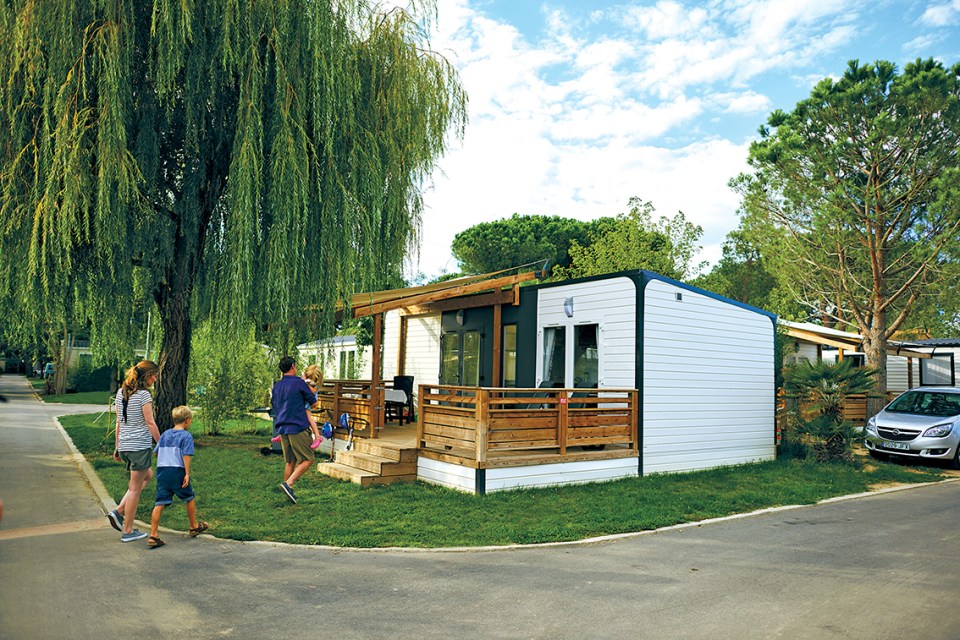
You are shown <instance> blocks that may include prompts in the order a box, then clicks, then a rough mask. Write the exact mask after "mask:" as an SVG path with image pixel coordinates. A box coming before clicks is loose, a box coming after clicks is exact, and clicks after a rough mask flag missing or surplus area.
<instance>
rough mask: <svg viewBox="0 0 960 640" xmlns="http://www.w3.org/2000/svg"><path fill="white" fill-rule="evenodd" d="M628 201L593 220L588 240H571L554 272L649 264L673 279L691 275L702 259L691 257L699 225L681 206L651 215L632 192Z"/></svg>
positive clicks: (577, 273)
mask: <svg viewBox="0 0 960 640" xmlns="http://www.w3.org/2000/svg"><path fill="white" fill-rule="evenodd" d="M628 206H629V207H630V209H629V211H628V212H627V213H622V214H620V215H618V216H617V217H615V218H599V219H597V220H595V221H594V222H593V224H592V227H591V229H590V233H589V236H588V242H587V243H586V244H580V243H579V242H577V241H574V242H573V243H572V244H571V247H570V266H569V267H568V268H559V269H556V270H555V271H554V276H555V277H556V278H559V279H566V278H580V277H584V276H592V275H600V274H604V273H614V272H616V271H625V270H628V269H649V270H651V271H656V272H657V273H661V274H663V275H665V276H669V277H671V278H675V279H677V280H682V279H684V278H689V277H692V276H694V275H696V273H697V272H698V271H699V270H700V269H701V268H702V265H699V264H698V265H694V264H693V258H694V256H695V255H696V254H697V252H698V251H699V250H700V246H699V245H697V242H698V241H699V240H700V237H701V236H702V235H703V228H701V227H700V226H699V225H695V224H693V223H691V222H688V221H687V219H686V217H685V216H684V215H683V212H677V215H675V216H674V217H673V218H667V217H666V216H661V217H660V218H659V219H657V220H656V221H654V219H653V214H654V213H655V212H656V209H655V208H654V206H653V204H652V203H650V202H647V201H644V200H641V199H640V198H638V197H636V196H634V197H632V198H630V200H629V202H628Z"/></svg>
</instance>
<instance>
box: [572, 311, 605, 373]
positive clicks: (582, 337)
mask: <svg viewBox="0 0 960 640" xmlns="http://www.w3.org/2000/svg"><path fill="white" fill-rule="evenodd" d="M599 382H600V351H599V349H598V348H597V325H595V324H584V325H578V326H576V327H574V328H573V386H574V387H576V388H580V389H596V388H597V386H598V383H599Z"/></svg>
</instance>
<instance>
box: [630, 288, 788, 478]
mask: <svg viewBox="0 0 960 640" xmlns="http://www.w3.org/2000/svg"><path fill="white" fill-rule="evenodd" d="M677 294H680V295H681V296H682V300H677ZM642 340H643V390H642V399H643V400H642V402H643V408H642V411H643V422H642V434H641V441H642V443H643V449H642V456H643V459H642V466H643V473H644V474H647V473H656V472H662V471H689V470H693V469H705V468H710V467H717V466H721V465H730V464H739V463H744V462H751V461H757V460H770V459H773V457H774V446H775V445H774V393H775V391H774V362H773V340H774V328H773V321H772V319H771V318H770V317H768V316H765V315H762V314H759V313H756V312H753V311H750V310H748V309H744V308H742V307H739V306H736V305H733V304H730V303H728V302H724V301H722V300H717V299H715V298H712V297H710V296H706V295H703V294H700V293H697V292H694V291H690V290H688V289H684V288H682V287H678V286H676V285H673V284H670V283H667V282H663V281H659V280H651V281H650V282H649V283H648V284H647V286H646V291H645V294H644V309H643V338H642Z"/></svg>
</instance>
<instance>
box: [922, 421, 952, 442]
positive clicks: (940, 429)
mask: <svg viewBox="0 0 960 640" xmlns="http://www.w3.org/2000/svg"><path fill="white" fill-rule="evenodd" d="M951 431H953V424H951V423H949V422H948V423H946V424H938V425H936V426H933V427H930V428H929V429H927V430H926V431H924V432H923V436H924V437H925V438H942V437H943V436H948V435H950V432H951Z"/></svg>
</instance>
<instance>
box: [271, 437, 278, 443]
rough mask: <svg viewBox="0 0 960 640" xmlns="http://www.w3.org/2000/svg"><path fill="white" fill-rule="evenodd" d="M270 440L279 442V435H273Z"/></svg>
mask: <svg viewBox="0 0 960 640" xmlns="http://www.w3.org/2000/svg"><path fill="white" fill-rule="evenodd" d="M270 442H280V436H273V437H272V438H270Z"/></svg>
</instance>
